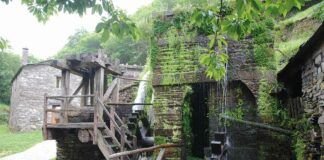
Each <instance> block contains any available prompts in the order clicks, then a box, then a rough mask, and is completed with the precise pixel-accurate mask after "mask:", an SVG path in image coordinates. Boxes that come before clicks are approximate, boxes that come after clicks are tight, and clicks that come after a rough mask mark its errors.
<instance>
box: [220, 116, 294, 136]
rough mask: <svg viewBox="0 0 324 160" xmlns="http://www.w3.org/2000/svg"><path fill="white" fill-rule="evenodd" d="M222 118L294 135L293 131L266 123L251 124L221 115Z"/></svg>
mask: <svg viewBox="0 0 324 160" xmlns="http://www.w3.org/2000/svg"><path fill="white" fill-rule="evenodd" d="M220 116H221V117H222V118H225V119H228V120H230V121H235V122H239V123H244V124H248V125H251V126H257V127H260V128H265V129H269V130H273V131H277V132H281V133H285V134H292V133H293V132H292V131H291V130H287V129H282V128H279V127H273V126H270V125H267V124H264V123H258V122H251V121H246V120H241V119H236V118H233V117H229V116H226V115H220Z"/></svg>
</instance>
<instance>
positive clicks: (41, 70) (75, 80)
mask: <svg viewBox="0 0 324 160" xmlns="http://www.w3.org/2000/svg"><path fill="white" fill-rule="evenodd" d="M80 81H81V78H80V77H79V76H77V75H71V88H72V89H71V92H73V89H75V88H77V85H78V84H79V83H80ZM60 83H61V70H59V69H56V68H53V67H51V66H49V65H47V64H44V63H43V62H40V63H36V64H25V65H23V66H22V67H21V68H20V69H19V70H18V72H17V73H16V75H15V77H14V78H13V80H12V91H11V92H12V93H11V104H10V115H9V127H10V129H12V130H14V131H28V130H33V129H39V128H41V126H42V125H43V105H44V95H45V93H47V94H48V95H58V94H60V93H61V92H62V91H61V84H60Z"/></svg>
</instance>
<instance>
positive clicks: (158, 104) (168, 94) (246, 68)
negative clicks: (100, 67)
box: [152, 36, 260, 159]
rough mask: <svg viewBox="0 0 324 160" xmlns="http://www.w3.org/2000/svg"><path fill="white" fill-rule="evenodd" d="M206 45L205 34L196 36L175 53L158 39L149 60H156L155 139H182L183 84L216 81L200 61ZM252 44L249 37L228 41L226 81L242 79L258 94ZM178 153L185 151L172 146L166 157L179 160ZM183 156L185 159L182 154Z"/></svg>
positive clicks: (257, 74) (257, 79) (174, 141)
mask: <svg viewBox="0 0 324 160" xmlns="http://www.w3.org/2000/svg"><path fill="white" fill-rule="evenodd" d="M207 44H208V39H207V38H206V37H203V36H197V37H195V38H194V39H192V40H191V41H190V42H183V44H182V47H181V48H180V49H179V50H178V51H176V52H175V51H174V50H173V49H172V47H170V46H169V45H168V42H166V41H165V40H163V39H159V40H158V42H157V48H156V50H157V51H156V52H157V53H156V56H155V57H156V59H154V60H152V61H154V63H155V64H154V68H153V73H154V75H153V88H154V91H155V93H154V97H155V99H154V110H155V120H156V121H155V126H154V130H155V131H154V133H155V138H156V142H164V140H165V139H164V138H167V139H166V141H167V142H172V143H180V142H181V139H182V137H183V135H182V105H183V102H184V97H185V96H186V89H185V88H186V86H190V85H192V84H197V83H211V82H212V83H215V81H214V80H212V79H209V78H207V77H206V75H205V73H204V67H202V66H201V65H200V63H199V56H200V54H202V53H205V52H206V45H207ZM251 46H252V44H251V40H250V39H246V40H242V41H240V42H237V41H229V45H228V55H229V63H228V81H229V82H231V81H241V82H242V83H243V84H245V85H246V86H247V88H248V90H250V92H251V94H252V95H253V96H254V97H257V91H258V86H259V79H260V73H259V72H258V70H257V68H256V64H255V63H254V59H253V54H252V53H251V51H252V47H251ZM204 48H205V49H204ZM205 98H207V97H205ZM209 118H211V119H212V117H209ZM213 129H214V128H209V130H210V131H211V132H213V131H214V130H213ZM160 139H162V141H161V140H160ZM208 144H209V143H207V145H208ZM205 146H206V145H205ZM180 151H181V152H180ZM181 153H184V150H181V149H172V150H169V152H168V156H167V157H168V159H173V158H175V159H180V158H181ZM182 155H183V154H182ZM182 158H183V159H184V158H185V156H182Z"/></svg>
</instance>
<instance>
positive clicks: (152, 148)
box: [109, 144, 182, 158]
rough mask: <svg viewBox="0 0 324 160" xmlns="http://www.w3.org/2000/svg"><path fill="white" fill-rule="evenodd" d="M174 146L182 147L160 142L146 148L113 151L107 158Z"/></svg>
mask: <svg viewBox="0 0 324 160" xmlns="http://www.w3.org/2000/svg"><path fill="white" fill-rule="evenodd" d="M175 147H182V145H181V144H161V145H157V146H153V147H148V148H140V149H135V150H132V151H125V152H119V153H115V154H112V155H110V156H109V158H118V157H121V156H128V155H132V154H138V153H142V152H151V151H154V150H156V149H160V148H175Z"/></svg>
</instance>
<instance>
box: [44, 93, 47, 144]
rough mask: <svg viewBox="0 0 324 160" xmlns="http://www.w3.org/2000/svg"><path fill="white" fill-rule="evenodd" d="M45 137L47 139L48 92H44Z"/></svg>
mask: <svg viewBox="0 0 324 160" xmlns="http://www.w3.org/2000/svg"><path fill="white" fill-rule="evenodd" d="M43 138H44V140H47V138H48V137H47V93H45V94H44V117H43Z"/></svg>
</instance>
